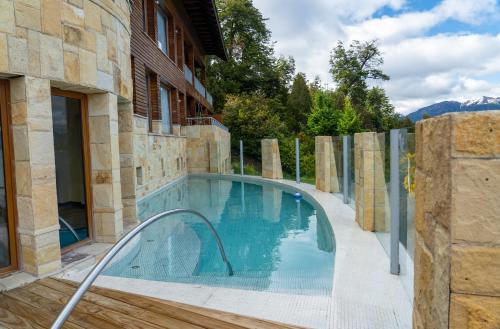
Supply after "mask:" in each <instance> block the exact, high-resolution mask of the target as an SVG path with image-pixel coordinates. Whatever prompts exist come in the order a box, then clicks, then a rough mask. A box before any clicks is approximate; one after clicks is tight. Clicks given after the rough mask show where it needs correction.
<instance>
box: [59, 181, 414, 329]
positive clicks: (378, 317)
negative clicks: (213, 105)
mask: <svg viewBox="0 0 500 329" xmlns="http://www.w3.org/2000/svg"><path fill="white" fill-rule="evenodd" d="M197 177H198V178H213V179H224V180H233V181H241V182H248V183H262V184H266V185H273V186H278V187H280V188H282V189H283V190H285V191H287V192H297V191H298V192H300V193H301V194H303V196H304V197H305V198H306V200H307V201H309V202H311V201H312V202H311V203H312V204H313V205H314V207H315V208H316V209H317V210H321V211H322V212H324V214H325V215H326V218H328V222H329V223H330V226H331V228H332V230H333V233H334V240H335V245H336V252H335V262H334V264H335V265H334V266H335V268H334V275H333V278H332V280H333V285H332V295H331V296H329V297H328V296H327V297H326V298H327V299H328V300H325V296H300V295H290V294H279V293H268V292H260V291H251V290H243V289H232V288H220V287H215V288H214V287H209V286H201V285H196V284H178V283H158V282H154V283H151V284H149V283H148V282H144V281H145V280H138V279H123V278H111V277H101V278H100V279H98V281H97V282H96V285H102V286H103V287H109V288H115V289H122V290H125V291H129V292H135V293H140V294H145V295H150V296H152V297H158V298H163V299H172V300H175V301H180V302H187V303H192V304H194V305H198V306H205V307H209V308H215V309H221V310H224V311H229V312H233V313H240V314H243V315H249V316H255V317H260V318H266V319H269V320H275V321H280V322H286V323H290V324H297V325H303V326H309V327H314V328H346V327H349V328H411V303H410V302H409V300H408V297H407V296H406V292H405V291H404V289H403V286H402V283H401V281H400V280H399V278H398V277H397V276H392V275H390V273H389V259H388V257H387V256H386V255H385V252H384V251H383V248H382V246H381V245H380V243H379V241H378V240H377V238H376V237H375V234H373V233H371V232H364V231H362V230H361V229H360V228H359V226H358V225H357V224H356V223H355V221H354V215H355V213H354V210H353V209H352V208H350V207H349V206H348V205H345V204H344V203H343V201H342V200H341V199H340V198H338V197H337V196H335V195H333V194H330V193H326V192H321V191H318V190H316V189H315V186H313V185H310V184H306V183H298V184H297V183H296V182H293V181H288V180H271V179H266V178H262V177H257V176H247V175H245V176H242V175H235V174H206V173H193V174H189V175H186V176H183V177H180V178H178V179H176V180H174V181H172V182H170V183H169V184H167V185H165V186H163V187H162V188H160V189H157V190H156V191H154V192H152V193H150V194H148V196H147V197H150V196H152V195H155V194H157V193H160V192H161V191H163V190H165V189H168V188H169V187H171V186H172V185H175V184H177V183H179V182H180V181H182V180H185V179H188V178H197ZM143 200H144V198H141V200H139V201H138V204H139V203H140V202H142V201H143ZM87 271H88V270H87ZM87 271H82V272H83V274H84V273H85V272H87ZM83 274H82V273H80V274H76V273H71V272H67V273H65V274H61V276H62V277H64V278H67V279H73V280H76V281H80V280H81V279H82V278H83ZM110 278H111V279H110ZM134 280H135V281H134ZM148 285H149V287H147V286H148ZM156 290H158V291H160V290H161V291H163V293H160V294H159V293H158V292H157V291H156ZM202 292H203V293H202ZM176 294H177V297H176V298H177V299H176V298H174V297H173V296H174V295H176ZM171 297H172V298H171ZM179 299H180V300H179ZM252 300H253V301H255V302H254V303H252V302H251V301H252ZM245 303H246V304H245ZM256 303H261V304H262V303H264V304H266V303H267V304H272V305H265V306H266V307H265V308H259V307H257V306H256V305H253V304H256ZM297 305H300V307H299V306H297ZM297 307H299V308H297ZM320 323H321V324H320Z"/></svg>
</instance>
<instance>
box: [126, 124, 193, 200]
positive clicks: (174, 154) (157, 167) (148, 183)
mask: <svg viewBox="0 0 500 329" xmlns="http://www.w3.org/2000/svg"><path fill="white" fill-rule="evenodd" d="M133 120H134V137H133V154H134V166H135V168H134V170H135V186H136V187H135V190H136V197H137V198H141V197H143V196H146V195H147V194H149V193H151V192H153V191H155V190H157V189H158V188H160V187H162V186H164V185H165V184H167V183H169V182H172V181H174V180H175V179H177V178H179V177H182V176H185V175H187V154H186V146H187V138H186V137H183V136H175V135H163V134H154V133H149V132H148V120H147V119H146V118H144V117H142V116H139V115H134V116H133Z"/></svg>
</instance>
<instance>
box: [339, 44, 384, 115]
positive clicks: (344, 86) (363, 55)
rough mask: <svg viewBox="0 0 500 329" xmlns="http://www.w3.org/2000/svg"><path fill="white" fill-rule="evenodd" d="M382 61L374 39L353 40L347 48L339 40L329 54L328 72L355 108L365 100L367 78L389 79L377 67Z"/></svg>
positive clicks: (360, 105)
mask: <svg viewBox="0 0 500 329" xmlns="http://www.w3.org/2000/svg"><path fill="white" fill-rule="evenodd" d="M383 63H384V60H383V58H382V55H381V53H380V50H379V49H378V47H377V42H376V41H375V40H372V41H367V42H363V43H361V42H359V41H354V42H353V43H352V44H351V45H350V46H349V49H346V48H345V47H344V44H343V43H342V42H341V41H339V42H338V44H337V46H336V47H335V49H334V50H333V51H332V53H331V56H330V73H331V74H332V76H333V79H334V80H335V82H336V83H337V85H338V87H337V90H338V91H340V92H341V93H343V94H344V95H346V96H348V97H349V98H350V99H351V102H352V103H353V105H354V107H355V108H358V107H362V106H363V105H364V102H365V98H366V94H367V89H368V84H367V80H368V79H373V80H389V76H388V75H386V74H385V73H384V72H382V70H381V69H380V68H379V67H380V66H381V65H382V64H383Z"/></svg>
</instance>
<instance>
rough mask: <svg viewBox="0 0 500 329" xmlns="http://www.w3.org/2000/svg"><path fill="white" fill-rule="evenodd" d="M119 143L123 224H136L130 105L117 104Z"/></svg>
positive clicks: (132, 112)
mask: <svg viewBox="0 0 500 329" xmlns="http://www.w3.org/2000/svg"><path fill="white" fill-rule="evenodd" d="M118 129H119V142H120V180H121V187H122V190H121V192H122V203H123V224H124V226H125V227H127V226H129V225H134V224H137V222H138V219H137V199H136V192H135V191H136V181H137V178H136V169H135V168H136V167H135V162H134V111H133V105H132V103H119V104H118Z"/></svg>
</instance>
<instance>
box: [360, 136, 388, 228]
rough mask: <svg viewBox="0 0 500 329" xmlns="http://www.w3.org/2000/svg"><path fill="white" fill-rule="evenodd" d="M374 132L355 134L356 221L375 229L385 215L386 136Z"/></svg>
mask: <svg viewBox="0 0 500 329" xmlns="http://www.w3.org/2000/svg"><path fill="white" fill-rule="evenodd" d="M384 137H385V136H384V134H377V133H374V132H366V133H359V134H355V135H354V162H355V184H356V187H355V188H356V191H355V194H356V222H358V224H359V226H360V227H361V228H362V229H363V230H365V231H375V223H376V221H379V220H383V218H384V217H385V194H386V184H385V176H384V160H385V138H384Z"/></svg>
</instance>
